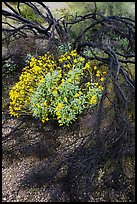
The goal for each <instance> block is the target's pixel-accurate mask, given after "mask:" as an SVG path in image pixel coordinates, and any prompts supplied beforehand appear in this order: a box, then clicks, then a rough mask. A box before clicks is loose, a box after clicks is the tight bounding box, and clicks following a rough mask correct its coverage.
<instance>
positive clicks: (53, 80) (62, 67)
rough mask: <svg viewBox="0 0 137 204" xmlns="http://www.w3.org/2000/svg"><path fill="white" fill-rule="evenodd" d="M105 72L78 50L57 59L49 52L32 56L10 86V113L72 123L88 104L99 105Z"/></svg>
mask: <svg viewBox="0 0 137 204" xmlns="http://www.w3.org/2000/svg"><path fill="white" fill-rule="evenodd" d="M105 75H106V71H105V70H104V71H102V72H101V71H100V70H99V69H98V68H97V66H96V65H94V66H93V65H91V62H90V61H85V59H84V58H83V57H81V56H79V55H78V54H77V53H76V50H72V51H68V52H66V53H65V54H63V55H61V56H60V57H59V59H58V60H57V62H55V60H54V58H53V56H52V55H50V54H49V53H46V54H45V55H43V56H39V57H38V58H37V59H36V58H32V59H31V61H30V63H29V65H28V66H26V67H25V68H24V69H23V72H22V74H21V76H20V77H19V82H17V83H16V84H15V86H14V87H13V88H12V89H11V90H10V114H11V115H13V116H17V117H19V116H20V115H23V114H30V115H33V116H34V117H36V118H39V119H40V120H41V121H42V122H43V123H44V122H45V121H48V120H53V119H55V120H57V121H58V123H59V125H60V126H62V125H64V124H66V125H69V124H70V123H72V121H74V120H76V118H77V115H78V114H80V113H81V112H82V111H83V110H84V109H85V108H91V107H93V106H95V105H97V103H98V101H99V100H100V98H101V95H102V91H103V83H104V80H105V78H104V77H105Z"/></svg>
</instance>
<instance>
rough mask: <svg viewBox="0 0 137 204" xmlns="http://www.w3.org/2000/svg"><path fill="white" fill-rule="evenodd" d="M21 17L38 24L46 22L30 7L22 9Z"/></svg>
mask: <svg viewBox="0 0 137 204" xmlns="http://www.w3.org/2000/svg"><path fill="white" fill-rule="evenodd" d="M21 15H22V16H23V17H25V18H26V19H28V20H32V21H34V22H38V23H43V22H44V20H43V18H42V17H41V16H40V15H39V14H37V13H36V12H35V11H34V10H33V9H32V8H30V7H28V6H22V7H21Z"/></svg>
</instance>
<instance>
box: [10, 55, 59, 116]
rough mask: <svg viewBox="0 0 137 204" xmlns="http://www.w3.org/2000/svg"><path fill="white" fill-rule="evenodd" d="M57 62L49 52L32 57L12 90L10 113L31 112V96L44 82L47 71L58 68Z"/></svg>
mask: <svg viewBox="0 0 137 204" xmlns="http://www.w3.org/2000/svg"><path fill="white" fill-rule="evenodd" d="M56 67H57V66H56V63H55V62H54V61H53V58H52V56H51V55H49V54H48V53H47V54H45V55H44V56H39V58H38V59H35V58H32V59H31V61H30V63H29V65H28V66H26V67H25V68H24V69H23V72H22V74H21V75H20V77H19V82H17V83H16V84H15V86H14V87H12V89H11V90H10V93H9V95H10V106H9V109H10V114H11V115H13V116H17V117H18V116H19V115H20V114H21V113H22V114H24V113H27V114H29V105H30V96H31V94H32V93H33V92H34V91H35V90H36V88H37V86H38V84H39V83H40V82H44V80H45V79H44V76H45V74H46V73H47V72H49V71H50V72H53V70H55V69H56Z"/></svg>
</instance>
